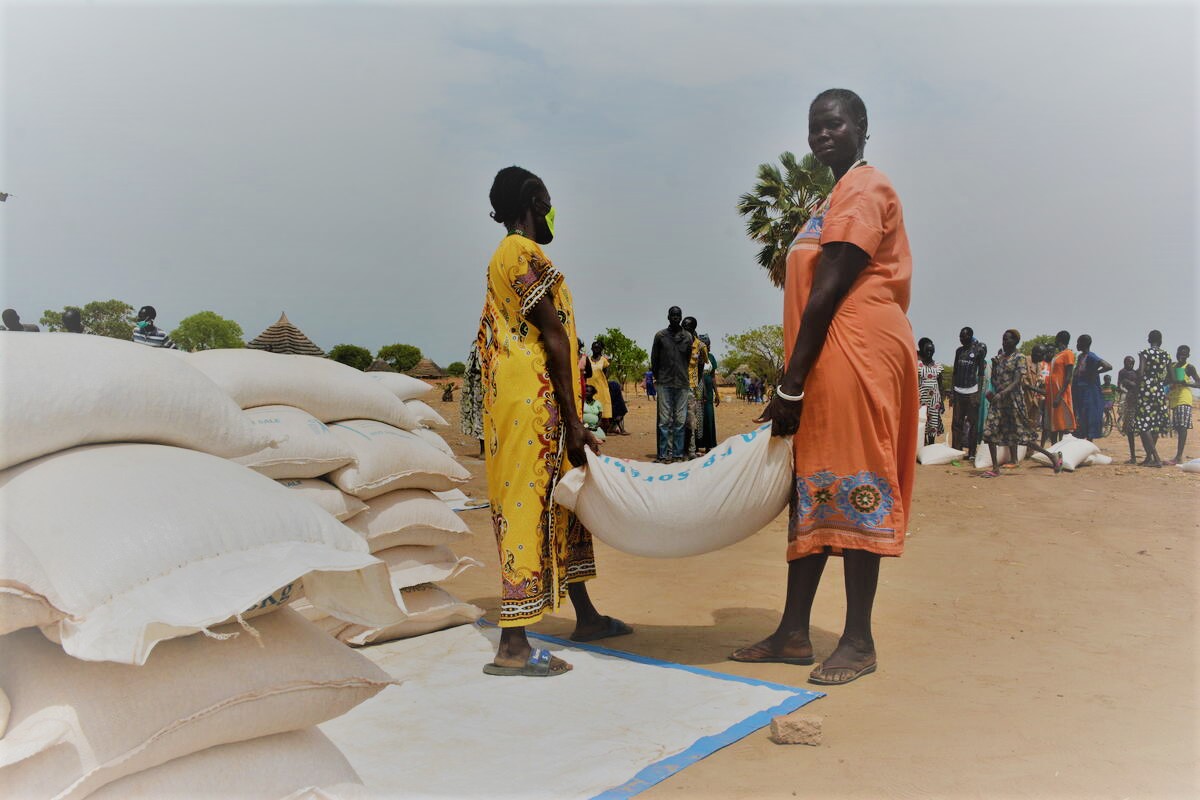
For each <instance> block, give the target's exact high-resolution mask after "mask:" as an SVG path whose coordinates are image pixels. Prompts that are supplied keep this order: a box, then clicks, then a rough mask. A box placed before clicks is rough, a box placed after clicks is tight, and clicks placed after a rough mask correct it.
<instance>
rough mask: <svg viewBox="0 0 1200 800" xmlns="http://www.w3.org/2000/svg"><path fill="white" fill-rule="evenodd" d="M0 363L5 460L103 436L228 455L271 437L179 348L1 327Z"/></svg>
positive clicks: (2, 463) (0, 462)
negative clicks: (17, 332) (16, 332)
mask: <svg viewBox="0 0 1200 800" xmlns="http://www.w3.org/2000/svg"><path fill="white" fill-rule="evenodd" d="M0 365H3V366H2V373H3V374H2V376H0V377H2V380H0V469H5V468H7V467H11V466H13V465H14V464H19V463H21V462H23V461H28V460H30V459H34V458H38V457H39V456H44V455H47V454H49V453H54V452H57V451H59V450H66V449H68V448H71V447H76V446H78V445H83V444H97V443H100V442H157V443H160V444H171V445H176V446H178V447H187V448H191V449H193V450H202V451H204V452H206V453H212V454H213V455H218V456H223V457H225V458H234V457H236V456H243V455H247V454H249V453H253V452H255V451H257V450H261V449H263V448H264V447H268V446H270V445H271V444H272V440H271V438H270V435H269V433H268V432H266V431H264V430H255V429H254V428H253V427H252V426H251V425H250V423H249V422H248V421H247V420H246V419H245V418H244V417H243V416H242V414H241V413H240V412H239V411H238V406H237V404H236V403H234V402H233V401H232V400H230V399H229V396H228V395H227V394H226V393H225V392H224V391H222V390H221V388H220V387H218V386H216V385H215V384H214V383H213V382H212V381H211V380H209V379H208V377H207V376H205V375H204V374H203V373H201V372H199V371H197V370H195V369H193V368H192V367H191V366H190V365H189V362H188V361H187V360H186V359H185V358H183V357H181V356H180V355H178V354H177V353H174V352H173V351H164V350H161V349H158V348H154V347H146V346H144V345H139V344H134V343H133V342H123V341H121V340H119V339H112V338H110V337H107V336H80V335H78V334H71V333H43V334H40V335H38V336H5V337H3V338H0Z"/></svg>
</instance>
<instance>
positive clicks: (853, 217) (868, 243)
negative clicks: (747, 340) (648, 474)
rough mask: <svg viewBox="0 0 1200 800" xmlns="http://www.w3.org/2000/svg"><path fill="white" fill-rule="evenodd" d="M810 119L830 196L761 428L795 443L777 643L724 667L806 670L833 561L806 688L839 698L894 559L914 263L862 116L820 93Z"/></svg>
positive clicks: (812, 223)
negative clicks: (833, 589) (834, 575)
mask: <svg viewBox="0 0 1200 800" xmlns="http://www.w3.org/2000/svg"><path fill="white" fill-rule="evenodd" d="M808 114H809V116H808V145H809V147H810V148H811V149H812V152H813V154H814V155H815V156H816V157H817V159H818V160H819V161H820V162H821V163H822V164H825V165H826V166H828V167H829V168H830V169H831V170H832V171H833V177H834V179H835V180H836V183H835V184H834V187H833V191H832V192H831V193H830V195H829V197H828V199H826V200H825V201H824V202H823V203H821V204H820V205H819V206H817V207H815V208H813V209H812V211H811V216H810V217H809V219H808V221H807V222H806V223H805V224H804V225H803V226H802V227H801V228H800V231H799V232H798V233H797V235H796V238H795V239H794V240H793V241H792V244H791V246H790V248H789V249H788V255H787V275H786V279H785V282H784V312H783V327H784V340H783V341H784V346H785V347H786V348H787V353H786V364H787V367H786V369H785V371H784V374H783V379H782V380H781V381H780V383H779V385H778V387H777V388H776V390H775V392H774V396H773V397H772V398H771V402H770V404H769V405H768V406H767V409H766V411H764V412H763V415H762V417H761V421H764V422H765V421H770V422H771V423H772V434H773V435H775V436H792V435H793V434H794V436H793V440H792V444H793V453H794V473H795V482H794V489H793V492H792V496H791V501H790V502H791V508H790V519H789V521H788V547H787V558H788V582H787V600H786V601H785V605H784V609H783V615H782V618H781V619H780V622H779V626H778V628H777V629H776V630H775V632H774V633H772V634H771V635H770V636H768V637H767V638H766V639H763V640H762V641H760V642H758V643H756V644H752V645H750V646H748V647H743V648H741V649H740V650H737V651H735V652H734V653H732V654H731V655H730V658H731V659H733V660H735V661H748V662H782V663H788V664H811V663H813V661H814V654H813V647H812V643H811V641H810V639H809V616H810V612H811V610H812V603H813V599H814V597H815V596H816V591H817V586H818V584H819V582H820V580H821V573H822V572H823V571H824V569H825V564H826V561H827V560H828V559H829V556H831V555H838V556H842V562H843V567H844V569H845V574H846V624H845V629H844V632H843V633H842V637H841V640H840V641H839V642H838V645H837V647H836V649H835V650H834V651H833V652H832V653H830V654H829V655H828V656H826V657H825V658H824V660H823V662H822V663H821V664H820V665H819V666H818V667H817V668H816V669H814V670H813V671H812V673H811V674H810V676H809V680H810V681H812V682H813V683H817V684H823V685H835V684H843V683H849V682H850V681H853V680H855V679H856V678H859V677H861V676H863V675H866V674H868V673H871V672H874V671H875V668H876V659H875V641H874V639H873V637H872V633H871V610H872V608H873V606H874V602H875V589H876V586H877V584H878V581H879V561H880V558H881V557H882V556H899V555H900V554H901V553H902V552H903V551H904V536H905V531H906V530H907V525H908V519H909V516H910V514H911V511H912V509H911V502H912V486H913V473H914V470H915V464H916V451H917V438H918V435H919V434H918V431H917V426H915V425H914V424H913V420H915V419H917V416H918V408H919V399H918V393H917V362H916V359H914V358H913V350H914V342H913V334H912V326H911V325H910V324H909V322H908V317H907V316H906V312H907V310H908V302H909V292H910V286H911V282H912V256H911V254H910V252H909V247H908V236H907V234H906V233H905V229H904V215H903V210H902V208H901V205H900V198H899V197H898V196H897V195H896V191H895V189H893V188H892V185H891V182H890V181H888V179H887V177H886V176H884V174H883V173H882V172H880V171H879V170H877V169H876V168H874V167H872V166H869V165H868V164H867V163H866V162H865V161H864V160H863V149H864V146H865V145H866V141H867V109H866V106H865V105H864V104H863V102H862V100H861V99H860V98H859V97H858V95H857V94H855V93H854V92H851V91H848V90H846V89H829V90H827V91H824V92H822V93H821V94H819V95H818V96H817V98H816V99H815V100H813V102H812V104H811V105H810V106H809V112H808Z"/></svg>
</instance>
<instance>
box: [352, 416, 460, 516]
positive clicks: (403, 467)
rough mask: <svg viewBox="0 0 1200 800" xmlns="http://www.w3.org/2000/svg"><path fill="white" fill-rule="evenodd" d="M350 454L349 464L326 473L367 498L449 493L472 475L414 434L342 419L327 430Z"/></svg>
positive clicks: (374, 423) (356, 495)
mask: <svg viewBox="0 0 1200 800" xmlns="http://www.w3.org/2000/svg"><path fill="white" fill-rule="evenodd" d="M330 430H331V431H333V435H334V436H336V437H338V439H339V440H340V441H342V442H343V443H344V444H345V445H346V446H348V447H349V448H350V450H351V451H353V453H354V463H353V464H349V465H347V466H345V467H342V468H341V469H338V470H335V471H334V472H332V473H330V475H329V480H330V481H331V482H332V483H333V484H334V485H335V486H337V487H338V488H339V489H341V490H342V491H343V492H347V493H348V494H352V495H354V496H355V497H358V498H360V499H362V500H369V499H371V498H372V497H377V496H379V495H381V494H383V493H385V492H390V491H393V490H395V489H429V490H431V491H435V492H440V491H445V490H447V489H453V488H454V487H455V486H458V485H460V484H463V483H466V482H467V481H468V480H470V479H471V473H470V472H468V471H467V470H466V468H464V467H463V466H462V465H461V464H459V463H458V462H457V461H455V460H454V459H453V458H452V457H451V456H448V455H446V454H445V453H443V452H442V451H440V450H438V449H437V448H436V447H434V446H433V445H431V444H429V443H428V442H426V441H425V440H423V439H421V437H419V436H417V435H416V434H413V433H410V432H409V431H405V430H400V429H399V428H395V427H393V426H391V425H386V424H384V423H382V422H378V421H375V420H366V419H354V420H344V421H342V422H337V423H334V424H333V425H331V426H330Z"/></svg>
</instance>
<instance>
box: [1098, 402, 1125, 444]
mask: <svg viewBox="0 0 1200 800" xmlns="http://www.w3.org/2000/svg"><path fill="white" fill-rule="evenodd" d="M1124 422H1125V412H1124V410H1123V408H1122V404H1121V403H1116V402H1109V403H1108V404H1107V405H1106V406H1105V407H1104V422H1103V423H1101V425H1100V435H1101V436H1109V435H1111V434H1112V432H1113V431H1114V430H1115V431H1118V432H1120V431H1122V430H1124V427H1123V426H1124Z"/></svg>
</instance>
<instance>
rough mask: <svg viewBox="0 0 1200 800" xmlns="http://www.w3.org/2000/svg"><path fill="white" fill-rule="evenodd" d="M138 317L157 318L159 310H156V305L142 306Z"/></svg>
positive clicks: (144, 318)
mask: <svg viewBox="0 0 1200 800" xmlns="http://www.w3.org/2000/svg"><path fill="white" fill-rule="evenodd" d="M137 318H138V319H139V320H147V319H149V320H155V319H158V312H157V311H155V310H154V306H142V307H141V308H139V309H138V313H137Z"/></svg>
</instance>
